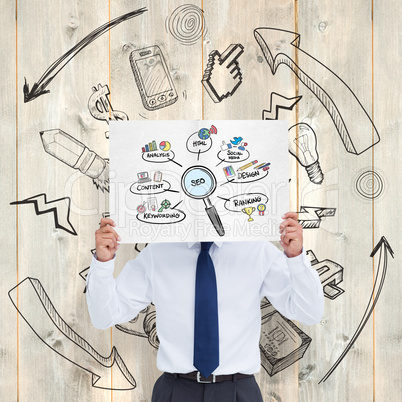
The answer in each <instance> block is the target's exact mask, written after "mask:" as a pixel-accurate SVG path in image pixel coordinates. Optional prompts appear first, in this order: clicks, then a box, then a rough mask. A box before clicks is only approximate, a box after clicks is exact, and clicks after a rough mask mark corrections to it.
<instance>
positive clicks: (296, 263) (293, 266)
mask: <svg viewBox="0 0 402 402" xmlns="http://www.w3.org/2000/svg"><path fill="white" fill-rule="evenodd" d="M283 254H284V255H285V258H286V262H287V264H288V267H289V269H290V270H291V272H292V273H298V272H302V271H304V270H305V269H306V268H307V267H309V266H310V261H309V259H308V257H307V254H306V252H305V251H304V247H303V249H302V252H301V253H300V254H299V255H297V256H296V257H288V256H287V255H286V254H285V253H283Z"/></svg>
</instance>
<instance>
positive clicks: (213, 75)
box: [201, 44, 244, 103]
mask: <svg viewBox="0 0 402 402" xmlns="http://www.w3.org/2000/svg"><path fill="white" fill-rule="evenodd" d="M243 52H244V47H243V46H242V45H241V44H237V45H233V44H232V45H230V46H229V47H228V48H227V49H226V50H225V51H224V52H223V53H222V54H220V53H219V52H218V51H217V50H214V51H213V52H211V53H210V54H209V56H208V64H207V67H206V69H205V72H204V77H203V79H202V81H201V82H202V85H204V88H205V89H206V90H207V92H208V94H209V96H210V97H211V98H212V100H213V101H214V102H215V103H218V102H221V101H222V100H223V99H225V98H227V97H229V96H232V95H233V94H234V93H235V92H236V90H237V88H238V87H239V85H240V84H241V83H242V81H243V77H242V73H241V71H240V67H239V63H238V61H237V59H238V58H239V57H240V56H241V54H242V53H243Z"/></svg>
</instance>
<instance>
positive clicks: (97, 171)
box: [40, 129, 109, 192]
mask: <svg viewBox="0 0 402 402" xmlns="http://www.w3.org/2000/svg"><path fill="white" fill-rule="evenodd" d="M40 137H41V140H42V144H43V148H44V150H45V151H46V152H47V153H48V154H49V155H52V156H53V157H55V158H56V159H58V160H59V161H61V162H63V163H65V164H66V165H68V166H70V167H72V168H73V169H78V170H79V171H80V172H81V173H83V174H85V175H86V176H88V177H90V178H91V179H92V182H93V184H94V185H95V186H96V188H98V189H100V190H102V191H107V192H109V161H108V160H106V159H103V158H102V157H101V156H99V155H98V154H97V153H96V152H94V151H91V150H90V149H89V148H88V147H87V146H86V145H84V144H83V143H82V142H80V141H78V140H77V139H75V138H74V137H72V136H71V135H70V134H67V133H66V132H64V131H63V130H60V129H53V130H45V131H41V132H40Z"/></svg>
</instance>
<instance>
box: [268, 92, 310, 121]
mask: <svg viewBox="0 0 402 402" xmlns="http://www.w3.org/2000/svg"><path fill="white" fill-rule="evenodd" d="M301 98H302V96H295V97H294V98H287V97H286V96H283V95H281V94H278V93H276V92H271V99H270V104H271V106H270V109H269V110H263V111H262V119H263V120H278V119H279V110H280V109H284V110H290V111H291V110H293V108H294V107H295V105H296V103H297V102H299V101H300V99H301Z"/></svg>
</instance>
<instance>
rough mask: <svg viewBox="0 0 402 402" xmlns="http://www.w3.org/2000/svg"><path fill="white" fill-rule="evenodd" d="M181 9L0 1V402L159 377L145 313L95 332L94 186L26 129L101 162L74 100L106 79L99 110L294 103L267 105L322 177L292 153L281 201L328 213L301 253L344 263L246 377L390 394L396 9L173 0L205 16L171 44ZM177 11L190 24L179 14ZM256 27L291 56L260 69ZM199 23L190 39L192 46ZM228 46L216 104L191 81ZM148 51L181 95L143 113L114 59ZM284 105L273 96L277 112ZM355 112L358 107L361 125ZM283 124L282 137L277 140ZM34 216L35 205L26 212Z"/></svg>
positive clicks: (82, 394) (395, 286)
mask: <svg viewBox="0 0 402 402" xmlns="http://www.w3.org/2000/svg"><path fill="white" fill-rule="evenodd" d="M185 4H187V5H189V2H188V1H186V2H184V1H179V0H170V1H167V0H163V1H162V0H161V1H146V0H143V1H136V2H132V1H126V0H109V1H107V0H102V1H101V0H96V1H91V2H80V1H76V0H66V1H49V0H30V1H29V2H28V1H18V0H16V1H15V2H12V1H8V2H3V4H2V13H1V17H0V18H1V25H0V30H1V34H2V35H1V36H2V38H3V40H2V49H3V51H2V52H1V55H0V66H1V71H2V80H1V84H0V85H1V94H2V99H3V102H2V108H1V109H0V113H1V121H2V130H1V135H0V141H1V150H2V156H1V158H0V175H1V176H0V177H1V192H0V201H1V212H2V214H1V215H2V218H3V230H2V235H1V244H2V248H1V249H2V262H1V265H2V268H1V270H0V278H1V285H0V286H1V296H0V297H1V305H2V325H1V327H0V331H1V332H0V339H1V341H0V369H1V376H0V378H1V380H0V383H1V393H0V399H1V400H2V401H14V400H21V401H29V400H32V396H33V395H34V399H35V400H38V401H67V400H79V401H109V400H113V401H123V400H128V399H130V400H132V401H150V397H151V391H152V386H153V383H154V381H155V380H156V378H157V377H158V376H159V374H160V373H159V372H158V371H157V369H156V365H155V359H156V353H157V350H156V348H155V346H156V344H155V337H154V335H153V332H152V323H153V316H152V313H150V311H148V312H146V313H143V314H142V315H140V317H139V320H138V322H137V323H129V324H128V325H127V326H125V329H126V331H122V330H121V329H116V328H113V329H111V330H107V331H99V330H96V329H95V328H93V327H92V325H91V323H90V320H89V316H88V313H87V309H86V302H85V295H84V293H83V291H84V287H85V282H84V280H83V276H85V269H86V268H87V267H88V266H89V263H90V260H91V249H93V247H94V231H95V230H96V228H97V225H98V222H99V220H100V217H101V215H102V213H104V212H105V211H107V208H108V206H107V201H106V199H107V194H108V193H107V192H106V191H101V190H100V189H98V188H97V186H95V185H94V184H93V183H92V179H91V178H90V177H88V176H87V175H84V174H82V173H81V172H80V171H79V170H77V169H73V168H72V167H70V166H68V165H67V164H66V163H62V162H61V161H60V160H58V159H57V158H56V157H52V156H51V155H50V154H49V153H46V152H45V151H44V146H43V144H42V141H41V136H40V134H39V133H40V132H43V131H48V130H56V129H59V130H63V131H64V132H66V133H68V134H69V135H70V136H72V137H74V138H75V139H76V140H78V141H79V142H80V143H81V144H84V145H85V146H86V147H88V148H89V149H90V150H92V151H94V152H96V153H97V154H98V155H99V156H100V157H102V158H107V157H108V139H107V131H108V123H107V117H108V112H105V113H104V114H103V115H104V116H106V120H97V119H95V118H94V117H93V116H92V115H91V113H90V110H89V106H88V105H91V101H90V100H89V99H90V97H91V94H92V93H93V89H92V88H93V87H96V88H98V85H99V84H101V85H102V86H105V85H107V86H108V87H109V89H110V95H109V100H110V102H111V105H112V107H113V109H114V111H120V112H124V113H125V114H127V116H128V118H129V119H130V120H140V119H144V118H145V119H216V120H218V119H261V118H262V115H263V114H262V113H263V110H270V109H271V110H272V111H274V110H275V105H274V104H271V93H277V94H280V95H281V96H283V97H285V98H294V97H296V96H302V98H301V100H300V101H299V102H298V103H297V104H296V105H295V106H294V107H293V109H291V108H289V107H288V108H287V109H284V108H282V109H279V112H278V116H276V118H280V119H287V120H289V126H293V125H295V124H298V123H305V124H308V125H309V126H310V127H311V129H312V130H314V132H315V133H316V137H317V144H318V145H317V149H318V154H319V161H320V164H321V169H322V172H323V174H324V180H323V182H322V183H321V184H314V183H312V182H311V181H310V180H309V178H308V176H307V173H306V169H305V168H304V167H303V166H302V165H301V164H300V163H298V162H297V160H296V158H295V157H293V156H290V178H291V208H292V209H293V210H296V211H300V208H301V207H303V206H304V207H315V208H335V209H336V211H335V214H334V215H333V216H328V217H326V218H323V219H321V221H320V226H319V227H317V228H315V229H312V228H310V229H305V247H306V249H308V250H312V251H313V252H314V254H315V257H316V260H317V261H318V262H317V261H316V262H317V264H319V265H320V264H321V265H320V266H325V265H327V266H329V267H331V269H332V268H333V267H338V270H339V269H340V268H339V267H341V268H342V269H341V271H342V276H341V277H339V278H338V279H337V280H338V282H337V286H338V287H339V288H340V289H342V290H343V291H344V292H343V293H342V294H340V295H339V296H337V297H333V298H332V299H330V298H326V300H325V303H326V304H325V312H324V317H323V320H322V322H321V324H318V325H316V326H311V327H308V326H304V325H302V324H300V323H295V324H296V325H297V327H298V328H300V330H301V331H303V332H304V333H305V334H306V335H308V337H309V338H311V343H310V345H309V347H308V348H307V350H306V352H305V354H304V356H303V357H302V358H301V359H299V360H297V361H295V362H293V364H291V365H290V366H289V367H287V368H285V369H283V370H280V371H279V372H278V373H277V374H275V375H273V376H270V375H269V374H268V373H267V370H265V369H264V368H262V369H261V371H260V373H259V375H257V379H258V381H259V384H260V385H261V389H262V392H263V395H264V401H278V402H279V401H297V400H299V401H308V402H310V401H323V400H326V401H362V402H363V401H364V402H366V401H371V400H373V401H374V400H377V401H397V400H401V398H402V386H401V381H400V378H401V365H400V361H401V334H402V327H401V323H400V320H399V317H398V316H399V315H400V313H399V312H400V311H401V309H402V301H401V298H400V289H401V273H400V270H399V269H398V268H399V266H398V265H399V263H400V257H399V256H400V255H401V253H402V246H401V242H400V239H399V237H400V229H399V227H400V224H401V221H400V216H399V213H400V210H399V207H398V205H399V199H400V197H401V196H402V191H401V174H400V172H399V152H401V151H402V149H401V139H400V138H401V134H402V131H401V117H400V112H401V101H400V99H401V97H400V93H401V90H402V86H401V80H400V70H401V67H402V66H401V47H400V46H401V40H400V33H399V25H400V23H401V14H400V6H399V2H397V1H396V0H383V1H381V2H374V1H368V0H357V1H354V2H350V1H346V0H339V1H336V2H333V1H328V0H311V1H300V2H299V1H295V0H281V1H276V2H267V1H262V0H256V1H253V2H247V3H246V2H244V1H239V0H235V1H228V0H214V1H212V0H205V1H199V0H193V1H192V2H191V5H189V6H188V8H189V9H190V8H193V9H194V10H195V11H194V10H193V11H192V12H193V13H196V12H197V8H198V9H202V10H203V16H204V22H203V23H202V25H201V24H199V25H197V23H196V24H195V26H194V27H192V28H191V27H189V28H188V29H189V31H190V33H187V34H185V37H184V38H182V39H181V41H179V40H178V39H177V37H175V36H174V35H173V32H171V30H169V28H168V27H167V26H169V24H168V23H167V26H166V21H167V22H168V21H169V17H170V16H172V15H174V13H178V11H179V7H181V6H183V5H185ZM141 7H146V8H147V11H146V12H145V13H144V14H142V15H140V16H137V17H134V18H132V19H129V20H126V21H124V22H121V23H120V24H119V25H117V26H115V27H114V28H113V29H111V30H110V31H108V32H105V33H104V34H103V35H101V36H99V37H98V38H96V39H95V40H94V41H93V42H92V43H90V44H88V45H87V46H85V48H83V49H82V50H81V51H80V52H78V53H77V54H76V55H75V56H74V57H73V58H71V60H69V61H68V63H66V64H65V65H64V64H62V65H58V66H55V65H53V66H52V63H53V62H55V61H56V60H57V59H59V58H60V57H61V56H62V55H63V54H66V52H68V51H69V50H70V49H72V48H73V47H74V46H76V45H77V44H79V43H80V41H81V40H82V39H83V38H84V37H86V36H87V35H88V34H89V33H90V32H92V31H94V30H96V29H97V28H98V27H100V26H102V25H103V24H105V23H107V22H108V21H111V20H113V19H114V18H117V17H119V16H121V15H123V14H125V13H128V12H130V11H133V10H135V9H139V8H141ZM186 13H187V15H185V14H186ZM198 13H199V11H198ZM183 14H184V18H188V19H191V18H190V11H188V10H187V11H186V12H183ZM256 28H275V29H276V31H271V33H270V35H268V36H269V46H270V49H271V50H272V51H274V52H278V53H282V54H283V55H285V56H282V58H283V59H287V60H290V59H291V60H292V62H293V64H292V63H288V64H280V65H279V66H278V68H277V70H276V72H275V74H273V73H272V71H271V69H270V67H269V65H268V63H267V61H266V59H265V58H264V54H263V52H262V50H261V48H260V46H259V45H258V43H257V41H256V40H255V38H254V32H253V31H254V29H256ZM284 31H291V32H297V33H298V34H299V35H300V37H299V42H298V44H296V45H295V42H294V43H293V45H292V44H291V42H292V40H291V39H290V38H291V37H292V34H289V33H286V32H284ZM197 32H198V33H202V32H203V36H202V37H199V38H198V39H197ZM191 36H195V37H196V39H195V40H194V41H192V39H191ZM293 38H295V36H294V35H293ZM183 42H186V43H183ZM231 44H241V45H242V46H243V47H244V53H243V54H242V55H241V56H240V57H239V59H238V61H239V66H240V69H241V71H242V83H241V85H240V86H239V87H238V89H237V90H236V91H235V92H234V93H233V95H232V96H229V97H228V98H226V99H224V100H222V101H221V102H219V103H215V102H213V100H212V99H211V98H210V96H209V95H208V93H207V92H206V91H205V90H204V89H203V86H202V85H201V78H202V75H203V73H204V69H205V67H206V64H207V60H208V55H209V54H210V53H211V52H212V51H213V50H218V51H219V52H220V53H223V52H224V50H225V49H226V48H227V47H228V46H229V45H231ZM153 45H158V46H159V47H160V49H161V51H162V53H163V55H164V57H165V59H166V63H167V66H168V69H169V72H170V74H171V76H172V78H173V80H174V85H175V87H176V90H177V93H178V97H179V98H178V101H177V102H176V103H174V104H173V105H170V106H168V107H164V108H161V109H159V110H157V111H149V110H146V109H145V108H144V106H143V104H142V102H141V98H140V95H139V91H138V89H137V86H136V84H135V81H134V77H133V72H132V70H131V67H130V63H129V55H130V53H131V51H132V50H134V49H141V48H144V47H148V46H153ZM297 46H298V47H297ZM67 60H68V59H67ZM292 65H293V66H296V67H294V71H292V70H291V68H290V67H291V66H292ZM51 66H52V67H51ZM60 66H63V68H62V69H61V70H60V71H58V69H59V67H60ZM48 68H50V70H51V71H49V70H47V69H48ZM296 74H297V75H296ZM42 75H44V77H42ZM306 76H308V77H309V78H308V79H307V78H306ZM40 77H42V78H43V82H45V84H47V85H46V87H45V88H43V89H44V90H49V91H50V92H49V93H46V94H39V95H38V94H36V95H38V96H37V97H35V94H34V95H32V94H33V93H32V92H31V99H28V100H29V101H27V102H24V92H23V87H24V83H25V79H26V83H28V84H29V89H30V90H32V88H33V86H34V83H35V82H38V80H39V79H40ZM303 77H304V78H303ZM49 78H50V80H49V81H46V80H47V79H49ZM313 82H320V83H321V86H322V88H323V90H324V91H325V93H324V92H322V93H321V94H318V97H317V96H316V95H315V94H314V91H315V92H316V94H317V87H314V86H313V84H312V83H313ZM327 95H328V96H327ZM320 97H321V101H320V99H319V98H320ZM28 98H29V96H28ZM103 99H105V98H103ZM330 100H332V101H333V102H334V105H335V106H336V112H333V111H334V110H335V107H332V106H331V105H330V104H329V102H330ZM289 102H291V101H289V100H285V99H284V98H282V99H280V100H278V104H279V105H282V106H289ZM92 105H93V102H92ZM331 108H332V109H331ZM363 108H364V110H365V111H366V112H367V115H363V117H361V116H362V110H363ZM327 109H329V110H332V112H333V113H334V114H333V116H334V115H336V116H337V117H333V119H334V120H335V121H336V122H337V124H339V120H340V119H345V124H347V125H348V129H349V135H350V138H351V142H352V143H355V144H358V143H359V142H360V141H361V140H362V138H366V139H368V145H367V147H366V149H365V150H364V152H363V151H362V152H358V155H357V154H354V153H350V152H347V151H346V147H345V145H344V144H343V142H342V140H341V134H339V132H340V130H337V128H336V125H335V123H334V121H333V119H331V113H329V112H328V110H327ZM347 116H349V119H348V118H347ZM350 116H352V117H353V118H352V119H351V118H350ZM359 116H360V117H359ZM271 118H275V116H271ZM370 118H371V119H372V120H373V122H374V125H375V127H376V129H375V128H374V125H373V124H371V122H370ZM376 130H378V133H379V136H380V141H379V142H378V141H377V139H376ZM295 132H296V131H295V130H294V131H290V132H289V139H290V141H292V140H293V137H294V135H295V134H294V133H295ZM45 197H46V198H45ZM35 208H37V209H35ZM52 208H56V211H57V215H56V214H55V212H54V210H52ZM44 210H48V212H47V213H40V212H42V211H44ZM312 214H313V215H314V211H313V212H312ZM302 216H303V215H302V214H301V217H302ZM309 219H310V220H311V219H312V215H310V218H309ZM381 239H382V241H380V240H381ZM143 246H144V245H138V246H137V249H141V248H142V247H143ZM376 246H378V247H377V248H378V251H377V253H375V255H373V256H372V257H370V254H371V252H372V251H373V250H374V249H375V248H376ZM137 252H138V250H137V251H136V250H135V248H134V246H133V245H123V246H122V247H121V248H120V249H119V254H118V258H117V270H116V274H117V273H118V272H119V271H120V270H121V268H122V267H123V265H124V263H125V261H127V259H129V258H135V256H136V254H137ZM392 257H394V258H392ZM325 260H328V261H327V262H326V263H325V262H324V263H322V262H323V261H325ZM336 264H337V265H336ZM319 265H317V267H318V266H319ZM80 273H81V275H80ZM334 278H335V277H334ZM373 288H374V289H375V291H374V293H372V290H373ZM374 303H376V304H375V309H374V311H373V312H372V314H369V313H370V312H371V307H372V306H373V304H374ZM47 312H48V313H49V314H50V315H48V314H47ZM50 317H53V318H54V319H55V321H56V323H58V326H55V325H54V324H53V323H52V322H51V320H50ZM365 317H366V318H367V319H364V318H365ZM144 319H145V321H146V324H148V327H147V334H145V332H144V331H145V330H144V327H143V326H142V322H143V321H144ZM28 324H29V325H28ZM359 324H365V325H364V326H363V327H362V326H359ZM63 329H64V333H63ZM133 331H137V332H142V336H138V334H137V336H135V335H133V334H132V333H133ZM150 331H151V332H150ZM113 346H114V347H116V349H117V352H118V354H119V356H120V357H121V359H122V360H123V361H124V363H125V364H126V367H127V371H126V372H125V375H126V377H124V376H123V374H122V371H121V370H120V369H119V368H118V367H117V366H118V364H117V363H115V364H114V365H113V367H112V369H109V368H105V367H104V366H103V365H102V364H101V363H100V362H101V361H102V359H101V358H100V356H99V355H101V356H104V357H107V356H109V354H110V351H111V348H112V347H113ZM350 346H351V347H350ZM349 347H350V350H349ZM345 350H349V351H348V353H346V355H345V356H344V358H343V359H340V361H339V364H336V363H337V361H338V359H339V358H340V357H341V356H342V354H343V353H344V351H345ZM63 357H65V358H63ZM117 360H118V359H117ZM113 361H115V359H114V358H113ZM103 362H104V363H105V361H104V360H103ZM105 364H106V363H105ZM335 364H336V368H335V370H333V372H330V373H331V374H330V375H329V376H327V377H326V374H327V373H328V371H329V370H330V369H331V367H334V365H335ZM123 372H124V369H123ZM92 373H94V374H92ZM97 375H99V376H100V377H101V378H100V379H99V380H98V381H96V379H97V378H98V377H97ZM134 379H135V385H136V387H135V388H134V389H131V390H118V389H119V388H123V389H127V388H132V387H133V385H134ZM324 379H325V381H324ZM93 383H94V384H93ZM101 387H102V388H103V389H102V388H101Z"/></svg>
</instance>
